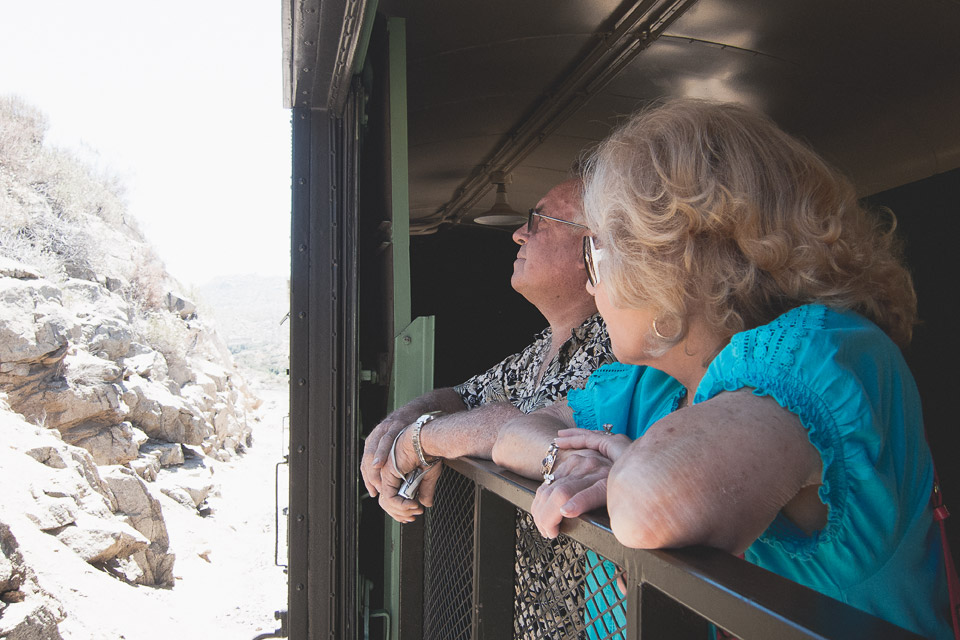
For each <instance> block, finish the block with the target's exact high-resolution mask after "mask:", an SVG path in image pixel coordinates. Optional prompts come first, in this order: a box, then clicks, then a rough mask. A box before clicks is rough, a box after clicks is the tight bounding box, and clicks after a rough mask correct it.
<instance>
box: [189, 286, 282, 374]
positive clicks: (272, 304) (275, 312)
mask: <svg viewBox="0 0 960 640" xmlns="http://www.w3.org/2000/svg"><path fill="white" fill-rule="evenodd" d="M289 289H290V287H289V284H288V279H287V278H283V277H278V276H266V275H256V274H248V275H235V276H229V277H220V278H215V279H213V280H211V281H209V282H206V283H204V284H203V285H200V286H199V287H197V289H196V296H197V304H198V305H199V306H200V308H201V309H202V310H204V311H207V310H208V309H209V310H211V311H212V312H213V314H214V316H215V317H216V321H217V330H218V332H219V333H220V334H221V335H222V336H223V337H224V341H225V342H226V344H227V348H228V349H229V350H230V354H231V355H232V356H233V360H234V362H236V363H237V364H239V365H241V366H243V367H244V368H246V369H249V370H253V371H256V372H259V373H262V374H264V375H267V376H272V377H274V378H282V379H284V380H285V379H286V372H287V368H288V367H289V362H288V360H287V354H288V353H289V352H290V325H289V324H288V323H287V321H286V314H287V311H288V310H289V309H290V294H289Z"/></svg>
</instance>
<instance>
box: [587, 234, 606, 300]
mask: <svg viewBox="0 0 960 640" xmlns="http://www.w3.org/2000/svg"><path fill="white" fill-rule="evenodd" d="M601 258H603V249H597V245H596V244H594V242H593V236H583V264H585V265H586V267H587V280H589V281H590V286H593V287H595V286H597V282H599V281H600V278H599V273H598V271H597V267H598V266H600V260H601Z"/></svg>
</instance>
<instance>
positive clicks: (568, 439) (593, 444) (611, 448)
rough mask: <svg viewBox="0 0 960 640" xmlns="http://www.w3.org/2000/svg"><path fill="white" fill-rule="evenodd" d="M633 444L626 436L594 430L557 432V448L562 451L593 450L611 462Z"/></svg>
mask: <svg viewBox="0 0 960 640" xmlns="http://www.w3.org/2000/svg"><path fill="white" fill-rule="evenodd" d="M631 442H632V440H630V438H628V437H627V436H625V435H621V434H608V433H606V432H605V431H594V430H592V429H561V430H560V431H558V432H557V446H558V447H560V448H561V449H593V450H594V451H596V452H598V453H600V454H602V455H603V456H604V457H606V458H608V459H609V460H610V462H616V461H617V458H619V457H620V456H621V455H623V452H624V451H626V450H627V447H629V446H630V443H631Z"/></svg>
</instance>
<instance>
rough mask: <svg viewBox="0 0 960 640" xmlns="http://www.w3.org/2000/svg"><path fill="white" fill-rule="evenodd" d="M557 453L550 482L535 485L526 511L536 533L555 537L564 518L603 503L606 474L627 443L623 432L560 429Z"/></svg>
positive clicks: (628, 442) (592, 508) (604, 502)
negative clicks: (558, 455)
mask: <svg viewBox="0 0 960 640" xmlns="http://www.w3.org/2000/svg"><path fill="white" fill-rule="evenodd" d="M556 442H557V446H558V447H559V448H560V450H561V452H563V453H561V455H560V457H559V459H558V461H557V465H556V470H555V472H554V475H555V476H556V478H557V479H556V480H555V481H554V482H553V483H551V484H549V485H548V484H544V485H541V486H540V488H539V489H537V495H536V497H534V500H533V506H532V507H531V509H530V513H531V514H533V519H534V522H536V524H537V528H538V529H539V530H540V533H541V534H542V535H543V536H545V537H547V538H555V537H557V535H558V534H559V532H560V522H561V521H562V520H563V519H564V518H576V517H578V516H580V515H582V514H584V513H587V512H588V511H593V510H594V509H599V508H600V507H603V506H605V505H606V504H607V476H609V475H610V467H611V466H613V463H614V461H615V460H616V459H617V458H619V457H620V455H621V454H622V453H623V452H624V451H625V450H626V449H627V447H628V446H630V439H629V438H627V437H626V436H623V435H609V434H606V433H604V432H600V431H591V430H589V429H561V430H560V431H559V432H558V433H557V439H556Z"/></svg>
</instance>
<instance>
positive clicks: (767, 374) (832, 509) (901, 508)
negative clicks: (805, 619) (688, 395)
mask: <svg viewBox="0 0 960 640" xmlns="http://www.w3.org/2000/svg"><path fill="white" fill-rule="evenodd" d="M743 387H750V388H752V389H753V390H754V391H753V392H754V393H755V394H758V395H768V396H770V397H772V398H773V399H775V400H776V401H777V402H778V403H779V404H780V405H781V406H783V407H784V408H786V409H788V410H790V411H791V412H793V413H795V414H796V415H797V416H798V417H799V418H800V420H801V422H802V424H803V426H804V427H805V428H806V429H807V434H808V437H809V438H810V442H811V443H813V445H814V446H815V447H816V448H817V450H818V451H819V452H820V457H821V459H822V461H823V477H822V479H823V481H822V485H821V487H820V490H819V495H820V499H821V500H822V501H823V502H824V503H825V504H826V505H827V506H828V507H829V515H828V518H827V525H826V527H825V528H824V529H822V530H820V531H817V532H815V533H814V534H813V535H809V536H808V535H806V534H805V533H804V532H803V531H802V530H800V529H799V528H798V527H796V526H795V525H793V523H791V522H790V521H789V520H788V519H787V518H785V517H783V516H782V515H781V516H778V517H777V518H776V519H775V520H774V521H773V523H771V525H770V526H769V527H768V529H767V530H766V531H765V532H764V533H763V535H761V536H760V538H759V539H757V540H756V541H755V542H754V543H753V545H751V546H750V548H749V549H748V550H747V552H746V558H747V560H748V561H750V562H752V563H754V564H756V565H759V566H761V567H763V568H765V569H768V570H770V571H773V572H774V573H777V574H779V575H781V576H784V577H786V578H789V579H791V580H793V581H795V582H798V583H800V584H803V585H806V586H808V587H810V588H812V589H815V590H817V591H819V592H821V593H824V594H826V595H828V596H831V597H833V598H835V599H837V600H840V601H841V602H845V603H847V604H850V605H852V606H854V607H857V608H859V609H862V610H864V611H867V612H869V613H872V614H874V615H876V616H879V617H881V618H884V619H886V620H889V621H890V622H893V623H895V624H897V625H900V626H901V627H904V628H906V629H909V630H911V631H914V632H917V633H920V634H923V635H924V636H926V637H930V638H951V637H952V630H951V623H950V617H949V615H950V614H949V607H948V594H947V586H946V578H945V574H944V566H943V558H942V555H941V550H940V531H939V527H938V526H937V525H936V523H935V522H934V520H933V514H932V510H931V507H930V492H931V489H932V486H933V461H932V458H931V455H930V450H929V448H928V446H927V443H926V439H925V436H924V432H923V418H922V415H921V410H920V397H919V394H918V392H917V388H916V384H915V383H914V380H913V376H912V375H911V374H910V371H909V369H908V368H907V365H906V363H905V362H904V360H903V357H902V355H901V353H900V350H899V349H898V348H897V347H896V345H895V344H893V342H891V341H890V339H889V338H888V337H887V336H886V335H885V334H884V333H883V332H882V331H881V330H880V329H879V328H878V327H877V326H876V325H874V324H873V323H871V322H870V321H868V320H866V319H865V318H863V317H862V316H860V315H858V314H856V313H853V312H838V311H834V310H831V309H828V308H827V307H824V306H822V305H806V306H802V307H798V308H796V309H793V310H791V311H789V312H787V313H785V314H783V315H782V316H780V317H779V318H777V319H776V320H774V321H773V322H772V323H770V324H768V325H764V326H762V327H758V328H756V329H753V330H750V331H744V332H742V333H738V334H736V335H735V336H733V338H732V339H731V341H730V343H729V344H728V345H727V346H726V347H725V348H724V349H723V350H722V351H721V352H720V353H719V354H718V355H717V357H716V358H715V359H714V360H713V362H711V364H710V366H709V368H708V370H707V373H706V375H704V377H703V379H702V380H701V382H700V385H699V387H698V388H697V393H696V396H695V397H694V403H699V402H703V401H705V400H709V399H710V398H712V397H713V396H715V395H717V394H718V393H720V392H722V391H733V390H736V389H741V388H743ZM683 394H684V392H683V390H682V389H680V388H679V386H678V385H677V384H676V383H675V382H673V381H672V379H670V378H669V377H668V376H666V375H665V374H662V373H661V372H659V371H656V370H654V369H647V370H644V369H643V367H632V366H629V365H622V364H615V365H607V366H605V367H603V368H601V369H598V370H597V371H596V372H595V373H594V375H593V376H591V378H590V380H589V381H588V383H587V385H586V386H585V388H584V389H583V390H581V391H572V392H571V393H570V395H569V402H570V406H571V407H572V408H573V411H574V418H575V420H576V422H577V425H578V426H581V427H584V428H588V429H599V428H601V425H602V424H604V423H612V424H614V425H615V428H614V431H615V432H618V433H626V434H627V435H628V436H630V437H631V438H637V437H639V436H642V435H643V433H645V432H646V430H647V429H648V428H649V426H650V425H651V424H653V422H655V421H656V420H657V419H659V418H660V417H662V416H663V415H666V413H669V412H670V411H672V410H673V409H675V408H676V406H677V403H678V402H679V400H680V399H681V398H682V397H683ZM588 613H589V612H588ZM616 617H617V618H618V619H619V618H620V616H616ZM618 621H619V620H618ZM605 626H609V624H608V625H605Z"/></svg>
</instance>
